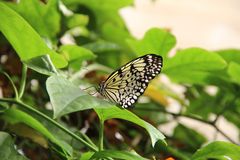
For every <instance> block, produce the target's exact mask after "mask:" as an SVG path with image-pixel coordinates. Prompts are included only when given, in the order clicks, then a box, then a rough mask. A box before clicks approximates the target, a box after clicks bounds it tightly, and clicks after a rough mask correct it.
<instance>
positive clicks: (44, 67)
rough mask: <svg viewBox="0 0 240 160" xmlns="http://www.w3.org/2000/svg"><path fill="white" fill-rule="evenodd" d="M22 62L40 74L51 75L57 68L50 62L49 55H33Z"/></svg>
mask: <svg viewBox="0 0 240 160" xmlns="http://www.w3.org/2000/svg"><path fill="white" fill-rule="evenodd" d="M24 63H25V64H26V65H27V66H28V67H29V68H31V69H32V70H35V71H36V72H39V73H41V74H45V75H52V74H56V73H57V70H56V68H55V67H54V65H53V64H52V62H51V59H50V57H49V55H43V56H39V57H34V58H32V59H29V60H27V61H24Z"/></svg>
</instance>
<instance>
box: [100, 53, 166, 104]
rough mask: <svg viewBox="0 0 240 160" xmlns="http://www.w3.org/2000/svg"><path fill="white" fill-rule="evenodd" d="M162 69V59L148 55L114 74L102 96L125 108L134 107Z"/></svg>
mask: <svg viewBox="0 0 240 160" xmlns="http://www.w3.org/2000/svg"><path fill="white" fill-rule="evenodd" d="M161 68H162V57H161V56H159V55H155V54H148V55H145V56H142V57H139V58H137V59H134V60H132V61H131V62H129V63H127V64H126V65H124V66H122V67H121V68H120V69H118V70H117V71H115V72H113V73H112V74H111V75H110V76H109V77H108V79H107V80H106V81H105V82H104V83H103V86H102V90H101V92H100V93H101V94H102V95H103V96H104V97H106V98H108V99H110V100H111V101H113V102H115V103H118V104H120V105H121V106H122V107H123V108H128V107H130V106H132V105H133V104H134V103H135V102H136V101H137V99H138V97H139V96H141V95H142V94H143V93H144V91H145V90H146V88H147V86H148V83H149V81H150V80H152V79H153V78H154V77H156V75H158V74H159V73H160V71H161Z"/></svg>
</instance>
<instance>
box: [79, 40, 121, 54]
mask: <svg viewBox="0 0 240 160" xmlns="http://www.w3.org/2000/svg"><path fill="white" fill-rule="evenodd" d="M83 47H85V48H87V49H90V50H91V51H93V52H98V53H99V52H109V51H119V50H120V49H121V48H120V46H118V45H117V44H115V43H112V42H107V41H102V40H101V41H96V42H92V43H88V44H86V45H84V46H83Z"/></svg>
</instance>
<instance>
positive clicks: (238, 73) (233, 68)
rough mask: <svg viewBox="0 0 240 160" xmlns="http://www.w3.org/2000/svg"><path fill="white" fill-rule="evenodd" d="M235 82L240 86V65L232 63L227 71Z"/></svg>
mask: <svg viewBox="0 0 240 160" xmlns="http://www.w3.org/2000/svg"><path fill="white" fill-rule="evenodd" d="M227 72H228V74H229V75H230V77H231V79H232V81H233V82H236V83H238V84H240V65H239V64H238V63H235V62H230V63H229V66H228V70H227Z"/></svg>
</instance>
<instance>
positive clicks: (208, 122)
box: [138, 108, 237, 145]
mask: <svg viewBox="0 0 240 160" xmlns="http://www.w3.org/2000/svg"><path fill="white" fill-rule="evenodd" d="M138 110H144V111H153V112H164V113H167V114H171V115H173V116H175V117H186V118H190V119H194V120H197V121H200V122H202V123H205V124H208V125H210V126H212V127H213V128H215V129H216V130H217V131H218V132H219V133H220V134H222V135H223V136H224V137H225V138H226V139H228V140H229V141H230V142H232V143H233V144H236V145H237V143H236V142H235V141H234V140H233V139H231V138H230V137H229V136H228V135H226V134H225V133H224V132H223V131H222V130H221V129H219V128H218V126H216V121H207V120H204V119H202V118H199V117H196V116H191V115H186V114H182V113H172V112H169V111H166V110H162V109H149V108H146V109H145V108H138Z"/></svg>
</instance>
